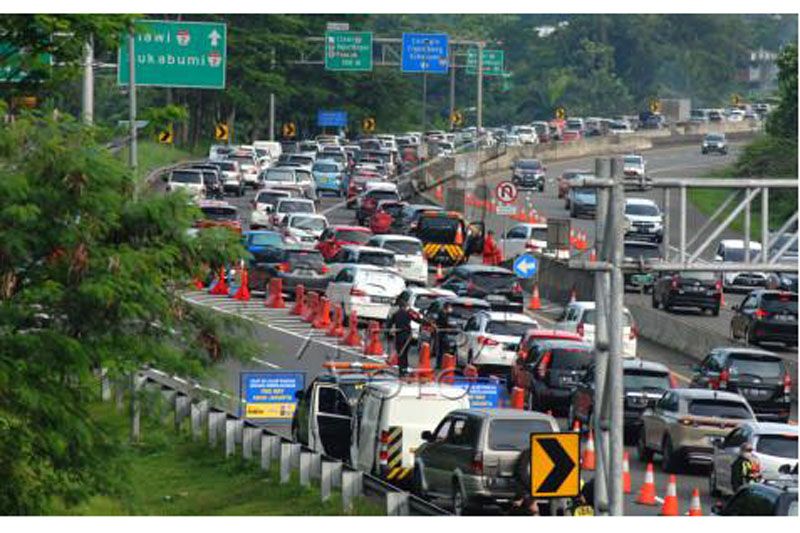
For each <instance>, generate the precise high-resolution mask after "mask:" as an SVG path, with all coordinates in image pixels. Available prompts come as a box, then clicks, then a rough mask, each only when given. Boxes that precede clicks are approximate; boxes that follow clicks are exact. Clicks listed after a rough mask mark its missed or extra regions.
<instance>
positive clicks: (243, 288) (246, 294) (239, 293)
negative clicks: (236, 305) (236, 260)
mask: <svg viewBox="0 0 800 533" xmlns="http://www.w3.org/2000/svg"><path fill="white" fill-rule="evenodd" d="M249 281H250V280H249V278H248V276H247V267H244V266H243V267H242V283H241V285H239V288H238V289H236V292H235V293H234V294H233V299H234V300H241V301H243V302H249V301H250V288H249V287H248V286H247V285H248V283H249Z"/></svg>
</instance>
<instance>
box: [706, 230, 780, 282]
mask: <svg viewBox="0 0 800 533" xmlns="http://www.w3.org/2000/svg"><path fill="white" fill-rule="evenodd" d="M760 252H761V243H760V242H757V241H750V260H751V261H753V260H754V259H755V257H756V256H757V255H758V254H759V253H760ZM714 261H717V262H722V263H744V262H745V248H744V240H742V239H723V240H721V241H720V242H719V244H718V245H717V252H716V255H715V256H714ZM767 278H768V275H767V273H766V272H724V273H723V274H722V289H723V290H729V291H730V290H745V291H750V290H753V289H756V288H760V287H765V286H766V284H767Z"/></svg>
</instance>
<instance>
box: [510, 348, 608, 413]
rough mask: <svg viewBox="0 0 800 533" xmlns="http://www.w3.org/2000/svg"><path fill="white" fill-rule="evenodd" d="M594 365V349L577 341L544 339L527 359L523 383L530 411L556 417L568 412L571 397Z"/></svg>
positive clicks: (524, 366) (523, 368) (523, 369)
mask: <svg viewBox="0 0 800 533" xmlns="http://www.w3.org/2000/svg"><path fill="white" fill-rule="evenodd" d="M592 361H593V356H592V345H591V344H589V343H587V342H583V341H575V340H563V339H542V340H539V341H538V342H536V343H534V344H533V346H532V347H531V349H530V351H529V352H528V354H527V356H526V357H525V362H524V364H523V365H522V368H521V371H522V372H523V373H524V376H521V377H520V378H519V379H521V380H522V381H523V382H524V383H525V389H526V392H527V394H528V408H530V409H534V410H536V411H541V412H547V411H549V410H552V412H553V413H554V414H555V415H564V414H566V413H567V412H568V411H569V408H570V405H571V400H572V393H573V391H574V390H575V388H576V387H577V386H578V384H579V383H580V382H581V381H582V380H583V379H584V378H585V376H586V373H587V371H588V370H589V369H590V367H591V364H592Z"/></svg>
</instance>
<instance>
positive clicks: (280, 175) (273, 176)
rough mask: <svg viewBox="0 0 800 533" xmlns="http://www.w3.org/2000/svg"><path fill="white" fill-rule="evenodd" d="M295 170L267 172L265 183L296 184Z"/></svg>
mask: <svg viewBox="0 0 800 533" xmlns="http://www.w3.org/2000/svg"><path fill="white" fill-rule="evenodd" d="M294 176H295V174H294V170H277V169H276V170H267V171H266V172H265V173H264V181H291V182H294V181H295V179H294Z"/></svg>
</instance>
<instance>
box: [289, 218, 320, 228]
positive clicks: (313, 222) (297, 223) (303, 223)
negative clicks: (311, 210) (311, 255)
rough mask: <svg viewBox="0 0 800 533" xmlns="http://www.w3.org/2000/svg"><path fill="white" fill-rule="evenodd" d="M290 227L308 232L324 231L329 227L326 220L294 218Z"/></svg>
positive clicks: (290, 222)
mask: <svg viewBox="0 0 800 533" xmlns="http://www.w3.org/2000/svg"><path fill="white" fill-rule="evenodd" d="M289 227H291V228H297V229H304V230H308V231H322V230H324V229H325V228H326V227H327V226H326V225H325V219H324V218H316V217H313V218H312V217H292V220H291V221H289Z"/></svg>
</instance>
